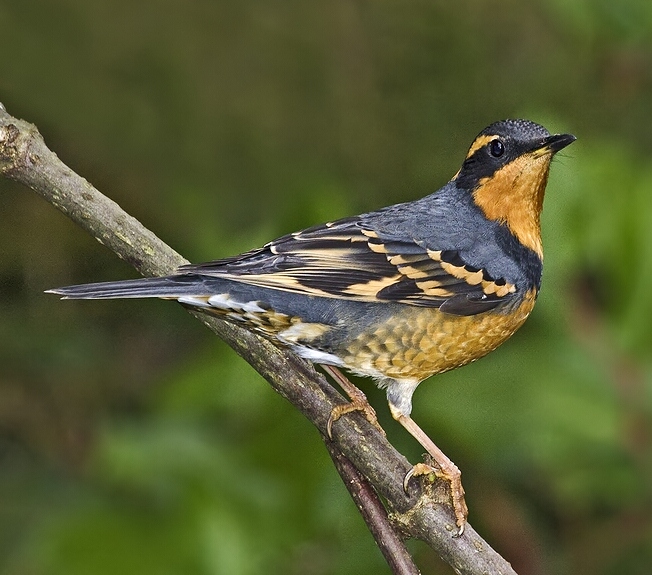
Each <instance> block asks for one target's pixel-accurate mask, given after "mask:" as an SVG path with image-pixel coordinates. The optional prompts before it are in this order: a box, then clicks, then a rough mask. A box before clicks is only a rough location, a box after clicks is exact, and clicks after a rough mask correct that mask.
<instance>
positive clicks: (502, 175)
mask: <svg viewBox="0 0 652 575" xmlns="http://www.w3.org/2000/svg"><path fill="white" fill-rule="evenodd" d="M574 141H575V136H573V135H571V134H553V135H551V134H550V132H548V130H546V129H545V128H544V127H543V126H540V125H539V124H535V123H534V122H530V121H528V120H504V121H502V122H496V123H494V124H491V126H489V127H487V128H485V129H484V130H482V132H480V134H478V137H477V138H476V139H475V140H474V141H473V144H471V147H470V148H469V151H468V153H467V155H466V159H465V160H464V163H463V164H462V168H461V169H460V171H459V172H458V173H457V174H456V176H455V178H454V180H455V183H456V184H457V186H458V187H460V188H464V189H466V190H468V191H469V192H470V193H471V194H472V195H473V200H474V202H475V203H476V205H477V206H478V207H479V208H480V209H481V210H482V212H483V213H484V215H485V216H486V217H487V218H488V219H490V220H494V221H497V222H499V223H501V224H503V225H506V226H507V227H508V228H509V229H510V231H511V232H512V233H513V234H514V235H515V236H516V237H517V239H518V240H519V241H520V242H521V243H522V244H523V245H524V246H526V247H528V248H530V249H532V250H533V251H535V252H536V253H537V254H538V255H539V256H541V257H542V255H543V252H542V247H541V229H540V214H541V209H542V207H543V195H544V192H545V188H546V183H547V182H548V172H549V170H550V161H551V160H552V157H553V156H554V155H555V153H557V152H558V151H559V150H561V149H562V148H565V147H566V146H568V145H569V144H571V143H572V142H574Z"/></svg>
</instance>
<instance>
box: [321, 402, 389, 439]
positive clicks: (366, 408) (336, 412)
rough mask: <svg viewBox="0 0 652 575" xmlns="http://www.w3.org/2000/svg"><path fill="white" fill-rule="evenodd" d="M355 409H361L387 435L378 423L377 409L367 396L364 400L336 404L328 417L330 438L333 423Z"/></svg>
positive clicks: (331, 437)
mask: <svg viewBox="0 0 652 575" xmlns="http://www.w3.org/2000/svg"><path fill="white" fill-rule="evenodd" d="M353 411H361V412H362V413H363V414H364V416H365V418H366V420H367V421H368V422H369V423H371V425H373V426H374V427H375V428H376V429H377V430H378V431H380V433H382V434H383V437H384V436H385V430H384V429H383V428H382V427H381V426H380V423H378V418H377V417H376V411H375V410H374V408H373V407H371V405H370V404H369V402H368V401H367V399H366V398H365V399H364V400H363V401H357V400H353V401H351V403H345V404H343V405H336V406H335V407H334V408H333V411H331V414H330V417H329V418H328V423H327V424H326V431H327V432H328V437H329V439H333V423H334V422H335V421H337V420H338V419H339V418H340V417H342V416H343V415H345V414H347V413H351V412H353Z"/></svg>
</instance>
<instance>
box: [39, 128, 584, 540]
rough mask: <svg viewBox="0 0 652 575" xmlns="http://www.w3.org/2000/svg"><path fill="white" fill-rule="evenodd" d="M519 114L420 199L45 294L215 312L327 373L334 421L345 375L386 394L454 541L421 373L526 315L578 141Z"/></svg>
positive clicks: (361, 399)
mask: <svg viewBox="0 0 652 575" xmlns="http://www.w3.org/2000/svg"><path fill="white" fill-rule="evenodd" d="M575 139H576V138H575V136H573V135H572V134H551V133H550V132H548V130H546V128H544V127H543V126H541V125H539V124H536V123H534V122H531V121H529V120H523V119H509V120H502V121H498V122H495V123H493V124H491V125H490V126H488V127H487V128H485V129H484V130H482V131H481V132H480V133H479V134H478V136H477V137H476V138H475V139H474V140H473V142H472V144H471V146H470V148H469V150H468V152H467V154H466V157H465V158H464V161H463V162H462V166H461V168H460V169H459V170H458V172H457V173H456V174H455V175H454V176H453V177H452V179H451V180H450V181H449V182H448V183H447V184H445V185H444V186H443V187H441V188H440V189H438V190H437V191H436V192H434V193H431V194H430V195H427V196H425V197H422V198H420V199H417V200H414V201H409V202H405V203H399V204H395V205H392V206H388V207H385V208H382V209H379V210H376V211H371V212H367V213H363V214H361V215H357V216H353V217H345V218H343V219H338V220H335V221H330V222H327V223H325V224H321V225H317V226H313V227H309V228H307V229H304V230H302V231H298V232H294V233H291V234H288V235H284V236H282V237H280V238H278V239H276V240H274V241H271V242H269V243H267V244H265V245H264V246H263V247H260V248H257V249H253V250H251V251H248V252H245V253H242V254H240V255H236V256H233V257H228V258H225V259H219V260H215V261H210V262H206V263H200V264H189V265H184V266H182V267H180V268H179V269H178V270H177V271H176V273H174V274H172V275H169V276H165V277H155V278H144V279H135V280H122V281H113V282H101V283H91V284H83V285H75V286H69V287H61V288H56V289H52V290H48V293H54V294H58V295H60V296H62V298H63V299H111V298H162V299H170V300H176V301H177V302H179V303H180V304H182V305H183V306H185V307H188V308H192V309H194V310H199V311H201V312H204V313H207V314H211V315H216V316H219V317H221V318H223V319H224V320H226V321H229V322H232V323H234V324H237V325H240V326H242V327H244V328H246V329H249V330H251V331H254V332H256V333H258V334H260V335H262V336H264V337H265V338H267V339H269V340H271V341H272V342H273V343H275V344H276V345H277V346H280V347H285V348H289V349H290V350H292V351H294V352H295V353H296V354H298V355H299V356H301V357H303V358H305V359H306V360H308V361H309V362H312V363H314V364H319V365H322V366H323V368H324V370H325V371H326V372H327V373H328V374H330V375H331V376H332V377H333V378H334V379H335V380H336V381H337V382H338V383H339V384H340V386H341V387H342V388H343V389H344V391H345V392H346V393H347V394H348V395H349V398H350V400H351V401H350V403H348V404H345V405H344V406H340V407H339V408H335V410H334V411H333V413H332V414H331V417H330V419H329V421H328V433H329V435H330V434H331V428H332V425H333V424H334V423H335V422H336V421H337V419H339V418H340V417H341V416H343V415H344V414H345V413H348V412H349V411H354V410H359V409H360V410H362V411H363V412H364V413H365V415H366V416H367V418H368V419H369V420H370V421H372V422H373V423H375V424H376V425H377V422H376V421H375V414H374V411H373V408H371V406H370V405H369V404H368V402H367V401H366V398H365V396H364V393H363V392H362V391H360V390H358V389H357V387H356V386H354V385H353V384H352V383H351V382H349V381H348V378H346V377H345V376H344V375H343V374H342V373H341V372H340V369H345V370H346V371H348V372H350V373H353V374H354V375H358V376H366V377H370V378H372V379H373V380H374V381H375V382H376V384H377V385H378V386H379V387H381V388H384V389H385V391H386V394H387V401H388V404H389V409H390V412H391V415H392V416H393V418H394V419H395V420H397V421H398V422H399V423H400V424H401V425H403V427H404V428H405V429H406V430H407V431H408V432H409V433H410V434H411V435H412V436H413V437H414V438H415V439H416V440H417V441H418V442H419V443H420V444H421V445H422V446H423V447H424V449H425V450H426V451H427V452H428V455H429V456H430V459H429V461H430V463H417V464H416V465H415V466H414V467H413V468H412V469H411V470H410V471H409V472H408V474H407V475H406V476H405V481H404V486H405V488H406V490H407V486H408V482H409V481H410V480H411V478H412V477H415V476H418V475H424V474H431V473H432V474H434V475H435V476H436V477H438V478H441V479H443V480H444V481H446V482H447V483H448V485H449V486H450V499H451V505H452V511H453V515H454V519H455V524H456V526H457V528H458V529H457V535H461V534H462V533H463V531H464V527H465V525H466V522H467V516H468V508H467V505H466V502H465V497H464V495H465V494H464V488H463V487H462V483H461V473H460V471H459V469H458V468H457V466H456V465H455V464H454V463H453V462H452V461H451V460H450V459H449V458H448V457H447V456H446V455H445V454H444V453H443V452H442V451H441V450H440V449H439V448H438V447H437V446H436V445H435V443H434V442H433V441H432V440H431V439H430V438H429V436H428V435H427V434H426V433H425V432H424V431H423V430H422V428H421V427H419V426H418V425H417V423H416V422H415V421H414V420H413V419H412V418H411V416H410V414H411V411H412V396H413V393H414V391H415V390H416V388H417V386H418V385H419V384H420V383H421V382H422V381H423V380H425V379H427V378H428V377H430V376H432V375H435V374H439V373H443V372H445V371H448V370H451V369H454V368H457V367H460V366H463V365H465V364H468V363H470V362H472V361H475V360H477V359H479V358H481V357H483V356H484V355H486V354H487V353H489V352H491V351H493V350H494V349H495V348H497V347H498V346H499V345H500V344H501V343H503V342H504V341H506V340H507V339H508V338H509V337H511V336H512V334H514V332H515V331H516V330H517V329H518V328H519V327H520V326H521V325H522V324H523V322H524V321H525V320H526V318H527V317H528V315H529V314H530V312H531V311H532V309H533V307H534V304H535V301H536V299H537V296H538V293H539V290H540V287H541V276H542V267H543V265H542V264H543V248H542V240H541V226H540V215H541V211H542V208H543V199H544V193H545V188H546V185H547V182H548V175H549V170H550V165H551V161H552V158H553V156H554V155H555V154H556V153H557V152H559V151H560V150H562V149H564V148H565V147H566V146H568V145H569V144H571V143H572V142H574V141H575Z"/></svg>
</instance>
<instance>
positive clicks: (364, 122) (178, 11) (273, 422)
mask: <svg viewBox="0 0 652 575" xmlns="http://www.w3.org/2000/svg"><path fill="white" fill-rule="evenodd" d="M0 54H2V63H1V64H0V101H2V102H3V104H4V105H5V106H6V107H7V109H8V110H9V112H10V113H12V114H14V115H16V116H19V117H23V118H25V119H27V120H29V121H31V122H34V123H35V124H36V125H37V126H38V127H39V129H40V130H41V132H42V133H43V135H44V137H45V139H46V142H47V143H48V144H49V146H50V147H51V148H52V149H53V150H55V151H56V152H57V153H58V154H59V156H60V157H61V158H62V159H63V160H64V161H65V162H66V163H68V165H70V166H71V167H72V168H73V169H74V170H76V171H77V172H78V173H80V174H81V175H83V176H85V177H86V178H88V179H89V180H90V181H91V182H92V183H93V184H94V185H96V186H97V187H98V188H99V189H100V190H101V191H102V192H104V193H105V194H107V195H108V196H110V197H111V198H113V199H115V200H116V201H117V202H118V203H119V204H121V205H122V206H123V207H124V208H125V209H126V210H127V211H128V212H130V213H131V214H133V215H134V216H136V217H137V218H139V219H140V220H141V221H142V222H143V223H144V224H145V225H146V226H148V227H149V228H150V229H152V230H153V231H154V232H156V233H157V234H158V235H159V236H160V237H161V238H163V239H164V240H165V241H166V242H167V243H169V244H170V245H171V246H173V247H174V248H176V249H177V250H178V251H180V252H181V253H182V254H184V255H185V256H186V257H188V258H189V259H191V260H193V261H202V260H207V259H214V258H218V257H221V256H227V255H231V254H233V253H237V252H240V251H243V250H246V249H249V248H252V247H256V246H258V245H260V244H262V243H264V242H265V241H268V240H270V239H272V238H274V237H276V236H279V235H281V234H284V233H287V232H290V231H294V230H296V229H300V228H302V227H306V226H309V225H312V224H315V223H318V222H322V221H325V220H329V219H334V218H337V217H342V216H346V215H351V214H354V213H358V212H361V211H365V210H370V209H375V208H378V207H381V206H383V205H387V204H389V203H394V202H399V201H407V200H410V199H415V198H418V197H420V196H423V195H425V194H427V193H430V192H431V191H433V190H435V189H436V188H438V187H439V186H441V185H442V184H443V183H445V182H446V181H447V180H448V179H449V178H450V177H451V176H452V175H453V174H454V173H455V172H456V171H457V169H458V167H459V165H460V162H461V160H462V159H463V157H464V155H465V153H466V149H467V147H468V146H469V144H470V142H471V141H472V139H473V137H474V136H475V135H476V134H477V133H478V132H479V131H480V130H481V129H482V128H484V127H485V126H486V125H487V124H489V123H491V122H493V121H495V120H498V119H503V118H506V117H526V118H529V119H532V120H534V121H537V122H540V123H542V124H544V125H545V126H546V127H548V128H549V129H550V130H551V131H556V132H559V131H564V132H572V133H574V134H575V135H577V137H578V141H577V142H576V143H575V144H573V146H571V147H570V148H568V149H567V150H564V152H562V153H561V154H560V155H559V157H557V158H556V160H555V162H554V165H553V167H552V174H551V178H550V184H549V187H548V194H547V197H546V207H545V211H544V217H543V233H544V242H545V247H546V260H545V277H544V285H543V291H542V293H541V296H540V299H539V303H538V304H537V307H536V309H535V311H534V313H533V315H532V317H531V318H530V320H529V321H528V322H527V324H526V325H525V327H524V328H523V329H522V330H521V331H520V332H519V333H518V334H517V335H516V336H515V337H514V338H513V339H512V340H511V341H510V342H508V343H507V344H505V345H504V346H503V347H502V348H501V349H500V350H499V351H498V352H497V353H494V354H492V355H490V356H489V357H487V358H486V359H483V360H482V361H480V362H478V363H476V364H473V365H471V366H469V367H467V368H464V369H462V370H459V371H457V372H453V373H450V374H446V375H442V376H439V377H437V378H436V380H433V381H428V382H426V383H424V384H423V385H422V386H421V387H420V388H419V390H418V391H417V392H416V397H415V410H414V416H415V419H416V420H417V421H418V422H419V423H420V424H421V425H422V426H423V427H424V428H425V429H426V431H427V432H428V433H429V434H430V435H431V437H433V438H434V440H435V441H436V442H437V444H438V445H440V446H441V447H442V448H443V449H444V451H445V452H446V453H447V454H448V455H450V457H451V458H452V459H453V460H454V461H455V462H456V463H457V464H458V465H459V466H460V467H461V469H462V470H463V478H464V485H465V487H466V491H467V501H468V503H469V507H470V520H471V522H472V523H473V525H474V526H475V527H476V528H477V529H478V530H479V531H480V532H481V534H483V536H485V537H486V538H487V540H488V541H489V542H490V543H491V544H492V545H493V546H495V547H496V548H497V549H498V550H499V551H500V552H501V553H503V554H504V555H505V556H506V558H507V559H508V560H510V561H511V562H512V563H513V565H514V567H515V568H516V569H517V571H519V573H522V574H529V575H538V574H544V573H556V574H571V573H572V574H574V575H583V574H592V575H594V574H599V575H610V574H614V575H615V574H619V575H620V574H641V575H643V574H646V575H647V574H649V573H650V565H652V455H651V442H652V441H651V440H652V327H651V325H650V324H651V318H652V297H651V296H650V286H651V285H652V162H651V159H650V158H651V152H652V129H651V121H650V120H651V110H652V3H650V2H649V1H648V0H622V1H620V2H608V1H606V0H605V1H589V0H574V1H573V2H567V1H566V0H547V1H543V2H530V3H525V2H518V1H516V0H507V1H504V2H491V3H489V2H480V1H471V0H463V1H457V2H449V1H444V0H437V1H433V0H428V1H425V0H421V1H412V2H405V1H396V0H394V1H387V0H375V1H373V2H370V1H352V0H351V1H347V0H314V1H311V2H306V1H305V0H285V1H279V0H260V1H250V0H247V1H238V2H236V1H231V2H226V1H219V2H216V1H213V2H209V1H208V0H204V1H194V2H186V1H182V0H165V1H158V2H157V1H154V0H143V1H140V2H133V1H124V0H122V1H114V2H109V1H91V0H61V1H58V2H53V1H46V0H31V1H30V2H26V1H25V0H0ZM0 206H1V208H0V572H2V573H8V574H12V575H28V574H29V575H45V574H47V575H50V574H52V575H57V574H62V575H64V574H65V575H78V574H79V575H88V574H93V575H102V574H107V575H108V574H115V573H121V574H123V575H129V574H132V573H133V574H139V575H142V574H150V573H151V574H186V573H196V574H217V573H236V574H250V573H251V574H254V573H284V574H295V573H296V574H306V575H321V574H330V573H337V574H366V573H369V574H376V573H386V572H388V569H387V567H386V566H385V564H384V562H383V559H382V558H381V556H380V553H379V552H378V550H377V549H376V547H375V545H374V542H373V540H372V538H371V536H370V535H369V534H368V533H367V532H366V529H365V526H364V524H363V522H362V520H361V519H360V518H359V516H358V514H357V511H356V509H355V507H354V505H353V504H352V502H351V501H350V500H349V498H348V495H347V493H346V491H345V489H344V488H343V486H342V485H341V483H340V480H339V478H338V476H337V475H336V473H335V472H334V471H333V470H332V468H331V463H330V460H329V458H328V456H327V454H326V452H325V450H324V448H323V446H322V445H321V442H320V439H319V436H318V434H317V432H316V431H315V430H314V429H312V428H311V426H310V425H309V424H308V423H307V422H306V421H305V420H304V419H303V418H302V416H301V415H300V414H298V413H297V412H295V410H294V409H293V408H292V407H291V406H290V405H289V404H287V403H286V402H285V400H283V399H282V398H281V397H279V396H277V395H275V394H274V392H273V391H271V389H270V388H269V387H268V386H267V384H266V383H265V382H264V381H263V380H262V379H261V378H260V377H259V376H258V375H256V374H255V373H254V372H253V370H252V369H251V368H250V367H249V366H248V365H246V364H245V363H244V362H243V361H242V360H241V359H239V358H238V357H237V356H236V355H235V354H234V353H233V352H232V351H231V350H230V349H228V348H227V347H226V346H225V345H224V344H222V343H221V342H219V341H218V340H217V339H216V338H215V337H212V336H211V334H210V333H209V332H208V331H207V330H206V329H205V328H203V327H202V326H201V325H200V324H199V323H197V322H196V321H193V320H192V319H191V318H190V317H189V316H188V315H187V314H186V313H185V312H184V311H183V310H182V309H181V308H180V307H178V306H175V305H173V304H171V303H168V302H158V301H143V302H135V301H126V302H124V301H118V302H60V301H58V300H57V299H56V297H54V296H49V295H45V294H43V290H45V289H47V288H51V287H55V286H61V285H68V284H72V283H82V282H87V281H99V280H108V279H119V278H128V277H135V272H134V271H133V270H131V269H130V268H129V267H128V266H127V265H126V264H125V263H123V262H121V261H119V260H118V259H117V258H116V257H115V256H113V255H112V254H111V253H110V252H109V251H108V250H106V249H104V248H103V247H102V246H101V245H99V244H98V243H97V242H95V241H94V240H92V239H91V238H90V237H89V236H87V235H86V234H85V233H84V232H82V231H80V230H79V229H77V228H76V227H75V226H74V225H73V224H72V223H70V222H69V221H68V220H67V219H66V218H65V217H63V216H62V215H61V214H59V213H58V212H57V211H56V210H55V209H54V208H52V207H51V206H50V205H48V204H46V203H45V202H44V201H43V200H41V199H40V198H38V197H36V196H35V195H34V194H32V192H30V191H29V190H27V189H24V188H22V187H20V186H17V185H14V184H12V183H10V182H8V181H5V180H0ZM362 385H363V389H364V390H365V391H367V392H368V393H369V395H370V398H371V401H372V403H373V404H374V405H375V406H376V408H377V411H378V412H379V414H380V417H381V421H382V423H383V425H384V426H385V428H386V429H387V431H388V434H389V438H390V440H391V441H392V442H393V443H394V444H395V445H396V446H397V447H398V448H399V449H400V450H401V451H402V452H403V453H405V454H406V455H407V456H408V457H409V458H410V459H411V460H412V461H415V462H416V461H418V460H419V459H420V455H421V451H422V450H421V448H420V447H419V446H418V445H417V444H416V442H415V441H413V440H412V438H410V437H409V436H408V435H407V434H406V433H405V432H404V431H403V430H402V429H401V428H400V426H398V425H397V424H395V423H394V422H393V421H391V418H390V417H389V414H388V410H387V408H386V403H385V400H384V397H383V393H382V392H380V391H376V390H375V388H374V386H373V385H371V384H370V383H369V382H363V383H362ZM411 548H412V549H413V551H414V553H415V555H416V558H417V562H418V563H419V565H420V567H421V568H422V570H423V572H424V573H450V572H451V570H450V568H448V567H447V566H445V565H443V564H442V563H441V562H440V560H439V559H438V558H437V557H436V556H435V555H434V553H433V552H432V551H431V550H430V549H428V548H427V547H426V546H424V545H422V544H420V543H418V542H413V543H411Z"/></svg>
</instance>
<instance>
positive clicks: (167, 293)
mask: <svg viewBox="0 0 652 575" xmlns="http://www.w3.org/2000/svg"><path fill="white" fill-rule="evenodd" d="M202 280H203V278H201V276H198V275H192V274H186V275H176V276H166V277H159V278H143V279H136V280H122V281H115V282H100V283H92V284H82V285H74V286H67V287H60V288H54V289H49V290H47V291H46V292H45V293H53V294H57V295H60V296H62V298H61V299H117V298H147V297H158V298H171V299H177V298H179V297H182V296H187V295H194V296H198V295H210V293H211V290H209V289H207V287H206V286H205V285H204V281H202Z"/></svg>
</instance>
